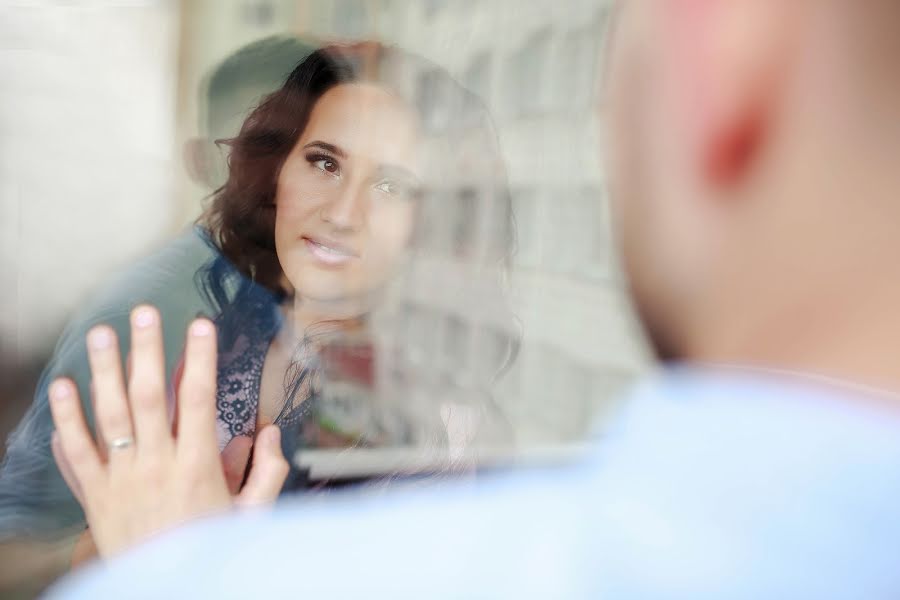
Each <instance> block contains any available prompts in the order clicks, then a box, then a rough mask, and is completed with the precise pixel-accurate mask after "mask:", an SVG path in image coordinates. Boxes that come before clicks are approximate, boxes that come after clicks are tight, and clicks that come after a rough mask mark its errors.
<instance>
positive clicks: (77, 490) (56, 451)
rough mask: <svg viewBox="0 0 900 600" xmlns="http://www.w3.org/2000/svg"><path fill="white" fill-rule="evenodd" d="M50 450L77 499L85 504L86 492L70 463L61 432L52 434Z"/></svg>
mask: <svg viewBox="0 0 900 600" xmlns="http://www.w3.org/2000/svg"><path fill="white" fill-rule="evenodd" d="M50 451H51V452H52V453H53V460H55V461H56V466H57V468H58V469H59V473H60V475H62V478H63V481H65V482H66V485H67V486H69V490H70V491H71V492H72V495H73V496H75V499H76V500H78V504H80V505H82V506H84V494H83V493H82V491H81V484H80V483H78V478H77V477H75V473H74V472H73V471H72V465H70V464H69V459H68V458H66V451H65V450H63V447H62V443H61V442H60V441H59V433H58V432H56V431H54V432H53V434H52V435H51V436H50Z"/></svg>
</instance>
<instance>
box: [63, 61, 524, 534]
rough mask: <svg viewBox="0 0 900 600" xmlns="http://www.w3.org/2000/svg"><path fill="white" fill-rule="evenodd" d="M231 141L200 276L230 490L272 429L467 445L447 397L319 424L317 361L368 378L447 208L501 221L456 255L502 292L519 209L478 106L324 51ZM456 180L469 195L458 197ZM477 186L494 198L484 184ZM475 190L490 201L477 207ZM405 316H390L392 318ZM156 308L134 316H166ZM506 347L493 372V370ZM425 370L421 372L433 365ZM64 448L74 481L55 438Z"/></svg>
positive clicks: (328, 437) (440, 78) (324, 438)
mask: <svg viewBox="0 0 900 600" xmlns="http://www.w3.org/2000/svg"><path fill="white" fill-rule="evenodd" d="M227 144H228V145H229V146H230V149H231V152H230V157H229V178H228V181H227V183H226V184H225V185H224V186H223V188H221V189H220V190H218V191H217V192H216V194H215V196H214V198H213V202H212V204H211V206H210V207H209V209H208V210H207V212H206V214H205V215H204V217H203V224H204V225H205V226H206V228H207V229H208V231H209V237H210V240H211V243H213V244H214V245H215V246H216V248H217V250H218V252H219V253H220V257H219V258H218V259H216V260H215V261H214V262H213V263H212V264H211V265H210V266H209V268H208V269H206V270H205V271H204V272H202V273H201V274H199V277H198V281H199V283H200V284H201V285H202V287H203V288H204V289H205V290H206V291H207V292H208V294H209V296H210V298H211V299H212V300H213V303H214V305H215V306H217V308H218V310H219V313H218V315H217V316H216V318H215V324H216V326H217V330H218V356H219V358H218V370H217V386H216V395H217V398H216V408H217V418H216V425H217V438H218V445H219V448H220V449H223V450H224V453H225V455H226V456H230V457H237V458H235V459H234V460H232V461H231V466H230V471H231V472H230V473H228V472H226V478H227V479H229V480H230V481H231V483H232V486H231V487H232V490H234V489H235V488H236V487H239V485H240V483H241V479H243V477H242V475H243V474H244V471H245V464H246V462H247V453H248V452H249V449H250V445H251V443H252V442H251V440H252V438H253V436H254V435H256V434H259V435H260V437H261V438H263V439H270V440H271V439H272V436H271V435H268V434H266V431H267V429H266V426H267V425H268V424H270V423H275V424H276V425H278V426H279V427H281V428H282V429H283V430H284V431H285V435H282V436H281V438H282V440H283V444H284V446H285V449H286V450H288V451H290V450H292V449H293V448H294V447H295V446H296V445H298V444H308V443H313V444H323V443H345V442H350V443H354V444H356V443H362V444H367V443H379V442H381V443H384V442H387V443H403V442H409V441H410V440H411V439H413V440H414V441H416V438H417V440H418V441H421V439H422V437H423V435H421V434H420V435H416V432H421V431H423V430H424V431H427V433H426V434H425V435H424V437H425V438H429V439H431V440H432V442H433V443H434V444H436V445H439V446H442V447H446V446H447V445H448V444H451V445H458V444H456V443H455V442H454V440H450V439H446V438H447V436H446V433H445V427H444V425H445V423H444V422H443V421H444V419H442V417H445V418H446V415H442V414H441V412H440V411H439V408H440V406H439V405H438V404H437V403H434V405H433V406H430V407H425V408H424V409H423V407H421V406H420V407H416V410H411V411H410V410H407V411H405V413H404V416H406V417H409V415H410V414H412V415H414V417H413V418H411V419H408V422H405V423H403V422H401V423H400V424H399V427H398V426H397V425H398V419H396V418H394V419H391V418H390V417H392V416H396V415H397V414H399V413H398V412H397V411H394V412H390V411H387V412H382V413H381V414H378V415H374V416H371V418H368V419H366V420H365V421H366V422H364V423H363V425H362V427H358V428H342V427H341V424H340V423H338V424H337V425H338V426H337V427H336V428H335V427H334V426H333V425H334V422H333V420H331V421H330V425H332V426H331V427H329V429H330V431H323V429H324V428H323V427H322V426H321V425H322V423H323V422H324V419H323V418H322V416H323V414H325V413H327V412H328V410H327V405H328V402H327V400H328V399H327V397H326V396H325V395H324V394H323V393H322V390H323V389H327V387H328V386H327V385H324V384H327V379H328V377H327V374H328V373H334V372H335V371H336V370H337V371H340V370H341V369H340V368H338V369H335V368H329V365H324V364H323V363H322V360H321V357H323V356H329V355H331V356H333V355H334V354H335V353H334V352H333V351H332V352H329V351H328V350H329V349H331V350H333V349H334V348H341V347H343V348H346V347H348V346H350V347H351V348H353V349H354V351H355V353H356V355H357V356H359V355H360V353H361V354H362V355H363V356H365V357H369V358H368V359H365V360H363V363H364V369H363V370H367V371H369V373H368V374H367V375H366V376H364V377H362V379H363V380H364V381H369V382H370V383H371V379H372V377H373V375H372V373H371V370H372V369H373V368H374V367H373V365H372V364H371V356H372V355H373V351H372V348H373V342H372V340H373V339H374V340H375V341H374V346H379V350H380V349H381V347H383V344H380V343H379V341H378V337H377V336H374V337H373V335H372V333H371V328H370V327H369V325H370V321H371V319H370V316H371V314H372V313H373V309H375V308H376V307H377V306H378V305H379V304H380V301H381V300H383V299H384V298H386V297H392V296H391V295H392V294H393V296H396V295H397V290H396V287H397V286H396V284H397V281H398V278H397V277H396V275H397V273H398V269H399V268H400V267H401V265H403V264H409V263H411V262H415V257H417V256H418V257H428V256H433V255H435V254H441V253H446V252H447V251H448V250H450V251H452V250H453V249H452V248H447V247H446V244H440V243H439V242H437V243H436V241H435V240H436V239H437V237H438V236H435V235H434V232H435V231H436V230H437V229H439V228H440V226H441V225H442V223H441V221H442V220H443V219H446V218H447V217H448V216H451V217H456V218H455V219H454V220H456V221H459V220H460V219H459V218H458V215H455V212H456V211H458V210H459V211H461V210H463V209H464V208H465V209H466V210H468V211H470V212H471V209H472V208H473V206H474V207H475V208H477V209H478V211H480V212H481V213H483V215H489V218H487V219H486V218H485V217H484V216H482V217H481V218H480V221H479V222H481V221H486V222H488V223H490V224H492V235H491V236H490V239H491V240H492V243H490V244H477V243H475V241H477V240H474V238H473V240H472V243H471V244H469V245H468V246H467V247H463V248H458V249H456V250H457V253H458V254H464V255H465V256H464V260H462V261H460V262H461V263H465V264H466V265H467V268H469V269H470V270H471V272H472V274H473V275H472V278H473V279H475V280H478V281H484V280H485V279H486V280H488V281H493V284H494V286H493V288H490V289H491V292H492V294H491V293H489V294H488V295H489V296H490V295H493V296H495V299H496V298H497V297H499V296H500V294H499V292H500V288H499V285H498V281H499V280H498V275H499V274H500V273H501V272H502V270H503V267H504V266H505V259H506V258H507V257H508V252H509V248H510V246H511V244H510V241H511V228H510V226H509V223H510V214H509V199H508V195H507V194H506V192H505V186H504V177H503V170H502V163H501V162H500V160H499V153H498V151H497V147H496V139H495V138H494V136H493V133H492V131H491V129H490V125H489V121H488V120H487V118H486V115H485V113H484V111H483V109H482V108H481V107H480V104H479V103H478V102H477V100H476V99H475V98H474V97H472V96H471V95H469V94H467V93H466V92H465V91H464V90H462V89H461V88H459V87H458V86H457V85H456V84H455V83H454V82H452V80H450V78H449V77H447V76H446V75H445V74H444V73H443V72H442V71H440V70H438V69H436V68H435V67H434V66H433V65H429V64H427V63H425V62H424V61H421V60H419V59H416V58H414V57H412V56H410V55H408V54H404V53H402V52H400V51H398V50H395V49H389V48H384V47H381V46H378V45H375V44H361V45H358V46H354V47H332V48H326V49H322V50H319V51H317V52H315V53H313V54H312V55H311V56H310V57H308V58H307V59H306V60H304V61H303V62H302V63H301V64H300V65H298V67H297V68H296V69H295V70H294V71H293V72H292V73H291V75H290V76H289V77H288V79H287V81H286V82H285V84H284V85H283V86H282V87H281V89H279V90H278V91H276V92H275V93H273V94H271V95H270V96H269V97H267V98H266V99H265V101H263V102H262V103H261V104H260V105H259V107H257V108H256V109H255V110H254V111H253V112H252V113H251V115H250V116H249V117H248V118H247V120H246V121H245V123H244V125H243V127H242V128H241V131H240V134H239V135H238V136H237V137H236V138H235V139H233V140H229V141H228V142H227ZM457 186H462V187H463V189H464V190H465V191H464V193H455V192H454V190H455V189H456V187H457ZM479 189H486V190H488V192H486V193H483V194H479V193H477V192H473V190H479ZM473 194H474V196H475V198H476V200H474V201H473ZM448 195H449V198H448ZM479 198H480V199H483V200H484V202H490V203H491V205H490V206H489V207H487V208H486V209H485V208H483V207H479V206H478V202H477V199H479ZM478 214H479V213H478V212H476V213H473V214H471V215H469V216H470V218H471V217H472V216H475V217H477V216H478ZM471 224H472V225H474V223H471ZM466 225H467V224H466V223H465V222H462V226H466ZM498 240H499V242H498ZM485 273H488V274H489V275H488V277H486V278H485V276H484V274H485ZM413 279H414V277H413V278H407V279H406V281H407V282H409V281H411V280H413ZM392 288H393V290H392ZM400 295H401V296H402V292H401V293H400ZM386 304H387V305H388V306H390V305H391V304H390V303H389V302H388V303H386ZM501 304H502V303H501ZM393 306H394V307H395V308H396V307H397V303H396V302H395V303H394V305H393ZM404 307H405V305H404V306H401V307H400V310H394V311H393V313H392V312H391V311H390V310H382V311H381V314H382V316H383V317H385V318H386V319H388V320H390V319H391V318H394V319H396V318H397V315H398V314H401V313H402V312H403V309H404ZM147 310H148V309H141V310H139V311H138V312H136V313H135V319H137V320H141V319H144V320H145V321H146V320H147V319H151V320H152V319H154V318H155V317H153V314H152V311H150V312H147ZM142 311H143V312H142ZM501 312H502V311H501ZM157 317H158V315H157ZM133 323H134V321H133ZM507 330H508V329H507ZM101 331H102V330H101ZM110 334H111V332H110V331H109V330H107V331H105V335H106V336H109V335H110ZM360 338H361V339H363V342H362V343H357V344H355V345H354V344H353V343H350V344H348V343H347V340H348V339H349V340H355V339H360ZM395 342H396V340H395ZM512 345H513V344H507V346H508V347H507V348H506V349H505V350H506V351H505V352H501V353H499V354H498V360H497V364H494V365H492V366H489V368H488V369H487V371H488V372H490V373H491V376H493V375H495V374H496V373H497V371H498V370H499V369H500V368H502V366H503V364H504V363H505V362H506V361H508V359H509V356H510V352H509V349H510V347H512ZM395 349H396V348H395ZM400 351H401V354H402V351H403V348H400ZM338 354H340V353H338ZM376 356H377V357H378V358H380V359H381V360H380V364H379V365H378V369H379V370H382V369H384V365H385V364H386V363H390V357H389V356H388V355H387V354H385V353H381V352H379V353H377V354H376ZM391 356H395V355H394V354H393V353H391ZM344 357H345V358H346V353H344ZM343 362H344V363H346V362H347V361H346V360H345V361H343ZM341 363H342V361H341V360H336V361H332V365H331V366H332V367H333V366H334V364H337V365H338V366H340V364H341ZM394 363H395V364H394V367H397V366H398V365H400V364H401V363H403V359H402V357H401V358H400V359H399V360H394ZM92 364H93V363H92ZM413 367H414V369H417V370H418V371H419V373H418V374H421V371H422V370H423V369H422V368H421V365H418V366H416V365H413ZM480 370H484V366H483V365H480ZM408 379H411V378H408ZM486 379H490V377H488V378H486ZM481 383H482V384H484V383H485V382H481ZM411 387H413V386H412V384H411V383H410V382H409V381H407V384H406V385H405V388H406V389H410V388H411ZM445 387H446V386H445ZM482 387H486V385H483V386H482ZM481 391H482V393H480V394H479V395H478V397H479V398H481V399H482V402H481V404H480V405H479V406H478V407H477V408H478V411H477V413H478V418H477V419H476V424H475V426H474V429H476V430H477V432H478V433H480V434H484V433H485V432H486V431H488V430H489V429H492V428H493V429H496V428H495V427H494V425H496V421H497V420H496V419H494V418H493V417H494V412H495V411H493V410H492V409H491V404H490V397H489V395H487V394H484V393H483V390H481ZM400 404H401V405H402V403H400ZM406 408H408V406H407V407H406ZM401 412H402V411H401ZM332 414H333V413H332ZM385 415H387V418H386V417H385ZM386 421H392V422H387V423H386ZM98 422H99V427H98V429H100V430H102V432H101V434H100V436H99V437H102V438H105V439H106V440H107V442H108V443H110V444H113V446H111V447H112V448H114V450H118V449H119V448H118V447H117V446H116V444H118V445H126V446H127V445H129V444H130V443H131V442H133V439H130V435H117V434H116V433H115V432H112V431H111V430H110V428H111V427H115V425H114V424H109V426H107V424H105V423H104V422H103V419H102V418H100V419H98ZM334 429H337V431H334ZM310 432H313V435H312V436H311V435H310ZM470 433H471V432H470ZM310 440H312V441H310ZM235 448H238V449H237V450H235ZM114 450H111V452H113V453H114V454H115V452H114ZM264 450H265V452H266V453H265V454H264V455H263V456H262V457H261V458H260V460H261V461H265V460H269V461H270V464H275V462H277V461H276V460H275V459H274V458H272V457H273V454H272V453H271V452H269V450H270V448H264ZM56 453H57V455H58V456H59V457H61V458H62V460H61V461H60V462H61V463H62V465H61V467H62V470H63V471H64V472H69V473H70V471H71V469H69V468H68V466H66V461H65V459H64V455H65V452H62V451H61V449H60V448H59V447H58V445H57V452H56ZM229 460H231V459H229ZM227 462H228V461H226V463H227ZM228 470H229V466H228V464H226V471H228ZM276 470H277V469H276ZM235 473H237V475H238V476H237V478H235ZM70 479H74V478H72V477H71V473H70ZM252 482H253V477H252V476H250V477H249V478H248V488H247V489H245V493H246V492H247V491H248V490H249V491H250V492H251V493H249V494H248V496H252V497H253V498H254V501H255V502H259V501H270V500H272V499H274V495H275V494H277V492H278V490H279V488H280V486H275V485H269V486H268V488H267V491H266V492H265V493H262V492H260V489H259V488H254V487H253V486H252V485H251V484H252ZM270 483H271V482H270ZM235 484H237V485H235ZM72 485H73V488H77V487H78V486H77V485H75V483H74V482H73V484H72ZM264 487H265V486H264ZM80 500H83V499H80ZM93 519H94V520H93V522H92V518H91V515H90V514H89V515H88V521H89V523H90V525H91V526H92V527H94V526H99V527H101V528H102V527H104V524H103V515H95V516H94V518H93ZM98 519H99V521H98ZM95 524H96V525H95ZM100 550H101V552H103V551H104V548H103V547H101V548H100Z"/></svg>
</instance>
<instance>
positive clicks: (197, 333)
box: [191, 319, 212, 337]
mask: <svg viewBox="0 0 900 600" xmlns="http://www.w3.org/2000/svg"><path fill="white" fill-rule="evenodd" d="M211 333H212V323H210V322H209V321H207V320H206V319H198V320H196V321H194V322H193V323H192V324H191V335H192V336H194V337H206V336H208V335H209V334H211Z"/></svg>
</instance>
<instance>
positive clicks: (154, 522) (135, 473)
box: [50, 306, 288, 556]
mask: <svg viewBox="0 0 900 600" xmlns="http://www.w3.org/2000/svg"><path fill="white" fill-rule="evenodd" d="M131 340H132V341H131V369H130V370H131V373H130V377H129V378H128V382H127V387H126V382H125V378H124V377H123V375H122V369H121V360H120V357H119V352H118V343H117V340H116V337H115V332H114V331H113V330H112V329H111V328H109V327H106V326H100V327H96V328H94V329H92V330H91V331H90V332H89V333H88V357H89V361H90V366H91V373H92V377H93V387H94V393H95V405H96V408H95V412H96V415H95V416H96V422H97V430H98V431H99V432H100V435H99V436H98V438H99V439H98V440H97V441H96V442H95V440H94V438H93V437H92V436H91V434H90V431H89V430H88V427H87V424H86V423H85V420H84V414H83V412H82V408H81V402H80V400H79V397H78V391H77V388H76V386H75V385H74V384H73V383H72V382H71V381H69V380H66V379H59V380H57V381H55V382H54V383H53V385H52V386H51V388H50V408H51V412H52V413H53V420H54V422H55V424H56V435H57V439H58V442H57V443H58V447H59V449H61V450H62V454H64V456H65V462H66V463H67V464H68V467H69V469H70V473H71V476H72V477H74V479H75V481H74V482H70V486H72V487H73V490H77V495H78V497H79V501H80V502H81V504H82V507H83V508H84V511H85V515H86V517H87V522H88V526H89V527H90V530H91V534H92V536H93V538H94V541H95V543H96V545H97V549H98V551H99V553H100V555H101V556H109V555H110V554H114V553H116V552H119V551H121V550H123V549H125V548H128V547H129V546H131V545H133V544H135V543H136V542H138V541H140V540H141V539H143V538H145V537H147V536H148V535H151V534H153V533H154V532H157V531H159V530H161V529H165V528H167V527H170V526H172V525H175V524H177V523H180V522H183V521H186V520H189V519H192V518H195V517H198V516H202V515H206V514H210V513H214V512H218V511H222V510H227V509H228V508H230V507H231V506H233V505H235V504H237V505H248V504H259V503H265V502H269V501H272V500H274V498H275V497H277V495H278V492H279V491H280V489H281V486H282V484H283V482H284V478H285V477H286V475H287V472H288V465H287V461H285V459H284V457H283V456H282V454H281V443H280V435H279V430H278V428H277V427H275V426H268V427H266V428H264V429H262V430H261V431H260V433H259V435H258V436H257V439H256V445H255V452H254V453H253V465H252V468H251V471H250V475H249V478H248V480H247V484H246V485H245V486H244V488H243V490H242V491H241V492H240V494H238V495H237V496H235V497H232V495H231V493H230V491H229V486H228V482H227V481H226V476H225V474H224V472H223V468H222V463H221V459H220V457H219V452H218V445H217V441H216V403H215V385H216V335H215V327H214V326H213V324H212V323H211V322H210V321H208V320H206V319H198V320H196V321H194V322H193V323H192V324H191V326H190V328H189V330H188V336H187V343H186V348H185V366H184V375H183V377H182V379H181V383H180V385H179V389H178V410H177V411H176V412H177V419H178V423H177V428H176V430H177V431H178V435H177V438H176V437H174V436H173V435H172V433H171V432H172V428H171V427H170V424H169V421H168V417H167V411H166V388H165V367H164V361H163V344H162V333H161V329H160V317H159V313H158V312H157V311H156V310H155V309H154V308H152V307H149V306H141V307H138V308H136V309H135V310H134V312H133V313H132V316H131Z"/></svg>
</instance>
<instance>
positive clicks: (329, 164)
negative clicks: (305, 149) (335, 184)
mask: <svg viewBox="0 0 900 600" xmlns="http://www.w3.org/2000/svg"><path fill="white" fill-rule="evenodd" d="M309 162H310V164H311V165H312V166H314V167H315V168H317V169H319V170H320V171H325V172H326V173H329V174H331V175H337V174H338V172H339V171H340V167H339V166H338V164H337V161H336V160H334V159H332V158H327V157H324V156H315V157H311V158H310V159H309Z"/></svg>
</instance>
